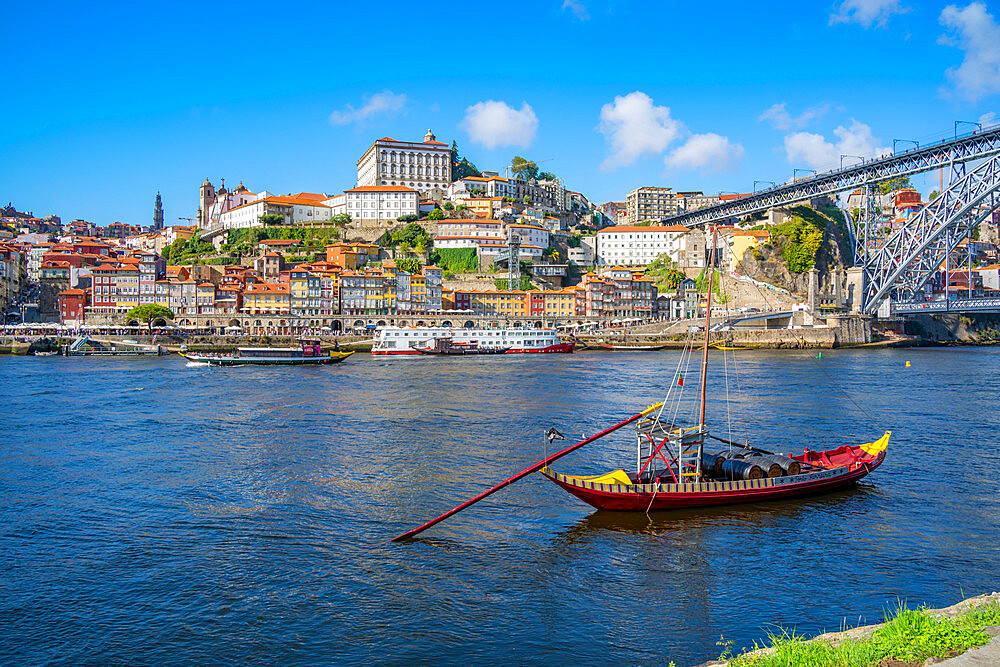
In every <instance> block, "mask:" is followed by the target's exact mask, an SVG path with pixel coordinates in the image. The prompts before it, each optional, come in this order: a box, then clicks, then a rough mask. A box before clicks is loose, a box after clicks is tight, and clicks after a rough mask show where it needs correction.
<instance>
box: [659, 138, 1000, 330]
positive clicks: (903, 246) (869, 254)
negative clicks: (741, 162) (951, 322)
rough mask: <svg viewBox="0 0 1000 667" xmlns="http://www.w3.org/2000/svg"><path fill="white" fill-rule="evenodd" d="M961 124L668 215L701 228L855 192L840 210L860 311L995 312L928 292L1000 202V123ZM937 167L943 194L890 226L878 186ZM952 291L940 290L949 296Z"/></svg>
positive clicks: (988, 302) (980, 301)
mask: <svg viewBox="0 0 1000 667" xmlns="http://www.w3.org/2000/svg"><path fill="white" fill-rule="evenodd" d="M961 123H963V121H957V122H956V123H955V130H956V131H955V133H954V136H952V137H949V138H946V139H942V140H941V141H937V142H935V143H933V144H930V145H923V146H921V145H919V144H916V142H907V143H908V145H909V144H915V145H914V146H913V147H911V148H910V149H909V150H906V151H905V152H895V151H893V154H891V155H885V156H882V157H880V158H877V159H873V160H864V161H861V162H860V163H858V164H854V165H851V166H847V167H841V168H840V169H837V170H832V171H830V172H827V173H820V174H815V175H813V176H810V177H807V178H801V179H796V180H794V181H793V182H791V183H787V184H782V185H776V186H774V187H771V188H769V189H767V190H762V191H759V192H754V193H753V194H752V195H748V196H746V197H741V198H739V199H735V200H732V201H729V202H726V203H722V204H717V205H715V206H711V207H706V208H703V209H698V210H696V211H691V212H688V213H682V214H680V215H676V216H672V217H670V218H667V219H666V220H667V221H669V222H670V223H671V224H683V225H686V226H688V227H692V226H706V225H711V224H716V223H722V222H724V221H727V220H730V219H733V218H740V217H742V216H745V215H750V214H753V213H759V212H763V211H767V210H769V209H771V208H776V207H777V208H780V207H782V206H788V205H791V204H794V203H796V202H802V201H806V200H809V199H811V198H813V197H817V196H821V195H837V194H840V193H845V192H856V191H860V193H861V204H860V207H858V213H857V219H856V220H855V219H854V215H853V212H852V211H846V210H845V211H844V213H845V216H846V218H847V220H848V228H849V230H850V235H851V243H852V244H853V247H854V265H855V267H858V268H859V269H860V273H861V286H860V304H858V305H859V309H860V310H861V312H863V313H866V314H869V315H876V314H877V315H879V316H881V317H887V316H890V315H908V314H917V313H926V312H942V311H959V312H973V311H979V312H1000V298H976V297H973V296H971V295H970V297H969V298H960V299H956V298H949V296H946V297H945V298H944V299H942V300H932V299H931V298H930V283H931V280H932V278H934V276H935V275H937V273H938V272H939V271H941V270H942V269H944V270H945V271H946V275H947V272H948V271H950V269H951V267H950V266H949V264H950V258H951V257H952V252H953V251H954V250H955V249H956V248H958V246H959V244H960V243H961V242H962V241H963V240H964V239H971V238H972V233H973V231H974V230H975V229H976V228H977V227H978V226H979V224H980V223H981V222H983V221H984V220H985V219H986V218H987V217H989V216H990V215H991V214H992V212H993V211H994V210H996V208H997V206H998V205H1000V193H998V191H1000V124H998V125H993V126H990V127H986V128H984V127H982V125H981V124H979V123H969V125H973V126H975V128H976V129H974V130H972V131H971V132H966V133H964V134H960V133H959V132H958V128H959V126H960V124H961ZM899 141H902V140H897V142H894V143H898V142H899ZM844 157H854V156H842V158H841V161H843V158H844ZM858 159H860V158H858ZM934 170H942V174H945V173H946V174H947V177H944V176H943V178H946V179H947V180H946V184H945V183H943V186H942V191H941V193H940V194H939V195H938V196H937V197H936V198H935V199H934V200H933V201H931V202H929V203H928V204H926V205H925V206H924V207H923V208H922V209H920V210H919V212H917V213H915V214H914V215H913V216H911V217H910V218H908V219H906V220H905V221H904V222H903V223H902V224H897V225H893V224H891V223H892V222H893V221H892V220H891V219H887V218H886V217H885V216H883V214H882V212H881V211H880V206H879V205H878V200H877V196H878V194H879V190H878V184H879V183H882V182H884V181H888V180H890V179H894V178H899V177H902V176H911V175H913V174H920V173H923V172H928V171H934ZM970 261H971V260H970ZM969 268H970V276H969V278H970V280H969V283H970V285H971V282H972V281H971V266H970V267H969ZM950 292H951V290H949V289H946V290H945V294H946V295H950Z"/></svg>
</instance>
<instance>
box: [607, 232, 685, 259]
mask: <svg viewBox="0 0 1000 667" xmlns="http://www.w3.org/2000/svg"><path fill="white" fill-rule="evenodd" d="M688 231H690V230H689V229H688V228H687V227H685V226H684V225H672V226H669V227H667V226H659V227H654V226H649V227H641V226H618V227H606V228H604V229H602V230H600V231H599V232H597V258H596V259H597V264H599V265H601V264H611V265H621V266H646V265H648V264H650V263H651V262H652V261H653V260H655V259H656V258H657V257H659V256H660V255H663V254H666V255H669V257H670V259H672V260H673V261H675V262H680V259H681V256H680V253H681V250H682V249H683V244H682V243H681V241H680V239H681V237H683V236H684V235H685V234H687V233H688Z"/></svg>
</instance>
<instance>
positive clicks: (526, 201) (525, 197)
mask: <svg viewBox="0 0 1000 667" xmlns="http://www.w3.org/2000/svg"><path fill="white" fill-rule="evenodd" d="M524 203H525V205H527V204H530V203H531V197H529V196H528V195H524Z"/></svg>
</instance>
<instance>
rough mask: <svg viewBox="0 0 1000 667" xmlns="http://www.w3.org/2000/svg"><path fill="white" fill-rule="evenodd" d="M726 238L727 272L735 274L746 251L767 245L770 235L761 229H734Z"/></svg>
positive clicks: (738, 271)
mask: <svg viewBox="0 0 1000 667" xmlns="http://www.w3.org/2000/svg"><path fill="white" fill-rule="evenodd" d="M727 236H728V238H727V242H728V245H729V253H728V255H729V257H728V260H729V261H728V264H729V270H730V271H733V272H736V273H740V263H741V262H742V261H743V255H745V254H746V252H747V250H749V249H750V248H756V247H757V246H758V245H760V244H762V243H767V242H768V241H770V240H771V234H770V233H769V232H766V231H764V230H762V229H760V230H756V229H755V230H743V229H736V230H733V231H732V232H730V233H729V234H728V235H727Z"/></svg>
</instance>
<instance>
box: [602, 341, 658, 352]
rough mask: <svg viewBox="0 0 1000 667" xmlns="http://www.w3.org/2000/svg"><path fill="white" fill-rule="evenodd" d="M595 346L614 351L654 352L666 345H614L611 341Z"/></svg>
mask: <svg viewBox="0 0 1000 667" xmlns="http://www.w3.org/2000/svg"><path fill="white" fill-rule="evenodd" d="M597 347H599V348H601V349H602V350H613V351H615V352H654V351H656V350H662V349H664V348H666V347H667V346H666V345H615V344H613V343H598V344H597Z"/></svg>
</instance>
